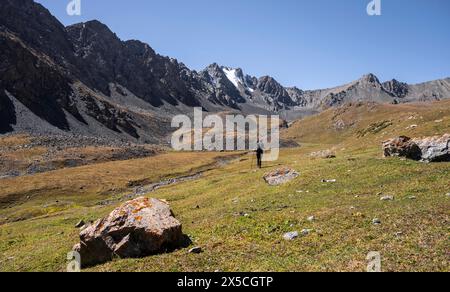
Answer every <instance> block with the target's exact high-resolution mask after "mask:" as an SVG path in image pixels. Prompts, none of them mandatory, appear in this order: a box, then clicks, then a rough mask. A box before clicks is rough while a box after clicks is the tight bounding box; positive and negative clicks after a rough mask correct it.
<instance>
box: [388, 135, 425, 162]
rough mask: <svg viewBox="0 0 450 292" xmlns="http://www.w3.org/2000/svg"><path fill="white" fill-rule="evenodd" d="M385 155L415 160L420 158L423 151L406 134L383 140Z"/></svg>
mask: <svg viewBox="0 0 450 292" xmlns="http://www.w3.org/2000/svg"><path fill="white" fill-rule="evenodd" d="M383 153H384V157H391V156H394V157H406V158H409V159H413V160H420V159H421V157H422V152H421V150H420V148H419V146H417V144H416V143H414V141H413V140H412V139H411V138H409V137H405V136H400V137H397V138H394V139H390V140H387V141H385V142H383Z"/></svg>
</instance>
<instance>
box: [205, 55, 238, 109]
mask: <svg viewBox="0 0 450 292" xmlns="http://www.w3.org/2000/svg"><path fill="white" fill-rule="evenodd" d="M200 76H201V78H202V79H203V80H204V84H205V85H204V88H205V92H207V93H208V95H209V100H210V101H212V102H213V103H217V104H220V105H225V106H230V107H232V108H237V107H238V104H239V103H244V102H245V99H244V98H243V97H242V95H241V92H240V91H239V88H238V87H236V86H235V84H233V83H232V81H231V80H230V79H229V78H228V76H227V75H226V74H225V71H224V69H223V67H220V66H219V65H218V64H216V63H214V64H212V65H209V66H208V67H207V68H206V69H204V70H203V71H201V72H200Z"/></svg>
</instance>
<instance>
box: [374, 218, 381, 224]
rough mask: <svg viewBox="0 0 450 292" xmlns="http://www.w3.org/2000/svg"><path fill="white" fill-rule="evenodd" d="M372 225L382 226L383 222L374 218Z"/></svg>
mask: <svg viewBox="0 0 450 292" xmlns="http://www.w3.org/2000/svg"><path fill="white" fill-rule="evenodd" d="M372 224H373V225H380V224H381V220H380V219H378V218H374V219H373V220H372Z"/></svg>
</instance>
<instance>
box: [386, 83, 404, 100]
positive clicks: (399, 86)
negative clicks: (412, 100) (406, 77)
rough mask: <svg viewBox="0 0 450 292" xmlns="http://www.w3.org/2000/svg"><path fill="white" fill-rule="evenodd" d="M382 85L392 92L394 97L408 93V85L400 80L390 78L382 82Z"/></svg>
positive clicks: (400, 96) (402, 96)
mask: <svg viewBox="0 0 450 292" xmlns="http://www.w3.org/2000/svg"><path fill="white" fill-rule="evenodd" d="M383 87H384V88H385V89H386V90H387V91H389V92H391V93H392V94H394V95H395V96H396V97H399V98H404V97H405V96H406V95H408V92H409V86H408V84H406V83H404V82H400V81H398V80H396V79H392V80H391V81H387V82H384V83H383Z"/></svg>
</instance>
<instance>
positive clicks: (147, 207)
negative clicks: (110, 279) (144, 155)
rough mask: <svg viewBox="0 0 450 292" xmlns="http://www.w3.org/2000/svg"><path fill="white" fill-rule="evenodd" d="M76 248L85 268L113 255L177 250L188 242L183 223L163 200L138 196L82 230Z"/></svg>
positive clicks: (128, 256) (131, 256) (129, 255)
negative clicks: (183, 231) (184, 234)
mask: <svg viewBox="0 0 450 292" xmlns="http://www.w3.org/2000/svg"><path fill="white" fill-rule="evenodd" d="M80 240H81V242H80V243H79V244H77V245H75V247H74V251H76V252H78V253H80V256H81V265H82V267H87V266H93V265H96V264H101V263H105V262H107V261H109V260H111V259H112V258H113V257H119V258H138V257H143V256H148V255H152V254H157V253H160V252H165V251H168V250H173V249H176V248H179V247H181V246H182V245H183V244H184V243H185V242H186V241H185V238H184V236H183V233H182V226H181V223H180V222H179V221H178V220H177V219H175V217H174V215H173V213H172V211H171V210H170V207H169V205H168V204H167V203H166V202H164V201H161V200H157V199H148V198H144V197H141V198H137V199H135V200H132V201H129V202H126V203H125V204H123V205H122V206H120V207H119V208H117V209H115V210H114V211H113V212H111V214H109V216H107V217H106V218H103V219H100V220H98V221H97V222H95V223H94V224H92V225H90V226H88V227H87V228H86V229H84V230H83V231H82V232H81V233H80Z"/></svg>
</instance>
